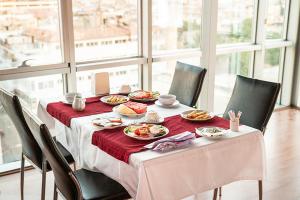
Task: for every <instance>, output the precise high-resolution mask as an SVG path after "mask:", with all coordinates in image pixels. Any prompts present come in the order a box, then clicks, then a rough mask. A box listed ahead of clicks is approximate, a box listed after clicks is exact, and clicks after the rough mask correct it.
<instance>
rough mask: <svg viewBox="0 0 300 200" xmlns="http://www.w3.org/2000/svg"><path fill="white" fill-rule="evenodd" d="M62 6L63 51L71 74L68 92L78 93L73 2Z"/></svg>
mask: <svg viewBox="0 0 300 200" xmlns="http://www.w3.org/2000/svg"><path fill="white" fill-rule="evenodd" d="M60 3H61V4H60V5H61V30H62V34H63V49H64V51H63V52H64V59H65V62H67V63H68V64H69V68H70V74H67V76H66V77H67V83H68V84H67V86H65V88H66V91H67V92H74V91H76V88H77V87H76V64H75V49H74V28H73V14H72V1H60Z"/></svg>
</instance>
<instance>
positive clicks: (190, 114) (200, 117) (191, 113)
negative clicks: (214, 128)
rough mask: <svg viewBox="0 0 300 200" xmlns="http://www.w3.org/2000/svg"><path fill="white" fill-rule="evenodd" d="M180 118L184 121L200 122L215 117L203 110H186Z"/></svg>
mask: <svg viewBox="0 0 300 200" xmlns="http://www.w3.org/2000/svg"><path fill="white" fill-rule="evenodd" d="M181 117H182V118H183V119H186V120H190V121H197V122H201V121H208V120H211V119H212V118H214V117H215V115H214V114H213V113H209V112H207V111H205V110H188V111H185V112H183V113H181Z"/></svg>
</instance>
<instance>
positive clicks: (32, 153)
mask: <svg viewBox="0 0 300 200" xmlns="http://www.w3.org/2000/svg"><path fill="white" fill-rule="evenodd" d="M0 102H1V104H2V106H3V108H4V110H5V111H6V113H7V114H8V116H9V117H10V119H11V120H12V122H13V124H14V125H15V127H16V129H17V132H18V134H19V137H20V139H21V143H22V153H23V154H24V155H25V156H26V157H27V158H28V159H30V161H31V162H33V164H35V165H36V166H37V167H39V168H40V169H41V168H42V159H43V154H42V151H41V149H40V147H39V145H38V144H37V142H36V141H35V139H34V137H33V135H32V133H31V131H30V129H29V127H28V125H27V123H26V121H25V119H24V116H23V112H22V106H21V103H20V101H19V98H18V97H17V96H16V95H14V94H12V93H10V92H8V91H6V90H4V89H1V88H0Z"/></svg>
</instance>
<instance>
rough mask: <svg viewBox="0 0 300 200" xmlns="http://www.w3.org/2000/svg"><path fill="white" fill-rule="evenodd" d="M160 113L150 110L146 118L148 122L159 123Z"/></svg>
mask: <svg viewBox="0 0 300 200" xmlns="http://www.w3.org/2000/svg"><path fill="white" fill-rule="evenodd" d="M159 118H160V117H159V115H158V114H157V112H155V111H148V112H147V114H146V116H145V119H146V122H147V123H158V122H159Z"/></svg>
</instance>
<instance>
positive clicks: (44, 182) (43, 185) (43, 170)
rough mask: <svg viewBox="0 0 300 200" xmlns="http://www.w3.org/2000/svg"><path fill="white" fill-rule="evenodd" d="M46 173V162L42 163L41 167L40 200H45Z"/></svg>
mask: <svg viewBox="0 0 300 200" xmlns="http://www.w3.org/2000/svg"><path fill="white" fill-rule="evenodd" d="M46 172H47V162H46V161H43V165H42V193H41V200H45V191H46Z"/></svg>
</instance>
